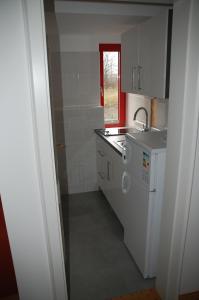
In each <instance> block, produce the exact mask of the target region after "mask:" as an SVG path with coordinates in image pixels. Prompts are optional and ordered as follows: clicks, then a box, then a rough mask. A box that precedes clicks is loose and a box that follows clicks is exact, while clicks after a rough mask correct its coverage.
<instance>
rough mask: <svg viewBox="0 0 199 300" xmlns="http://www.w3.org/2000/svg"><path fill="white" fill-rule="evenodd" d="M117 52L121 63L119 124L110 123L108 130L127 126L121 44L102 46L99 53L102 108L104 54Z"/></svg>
mask: <svg viewBox="0 0 199 300" xmlns="http://www.w3.org/2000/svg"><path fill="white" fill-rule="evenodd" d="M107 51H108V52H111V51H113V52H115V51H117V52H118V53H119V61H118V68H119V70H118V73H119V74H118V75H119V76H118V89H119V90H118V95H119V97H118V102H119V103H118V110H119V111H118V116H119V118H118V119H119V122H118V123H110V124H108V123H107V124H106V123H105V127H106V128H110V127H124V126H125V124H126V94H125V93H123V92H122V91H121V44H100V45H99V52H100V95H101V106H104V66H103V52H107Z"/></svg>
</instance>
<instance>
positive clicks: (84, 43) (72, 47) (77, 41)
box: [60, 34, 121, 52]
mask: <svg viewBox="0 0 199 300" xmlns="http://www.w3.org/2000/svg"><path fill="white" fill-rule="evenodd" d="M120 42H121V36H120V35H116V34H114V35H107V34H103V35H99V34H98V35H97V34H95V35H61V36H60V48H61V51H62V52H71V51H72V52H76V51H77V52H83V51H88V52H98V51H99V44H100V43H101V44H103V43H104V44H106V43H107V44H111V43H113V44H114V43H120Z"/></svg>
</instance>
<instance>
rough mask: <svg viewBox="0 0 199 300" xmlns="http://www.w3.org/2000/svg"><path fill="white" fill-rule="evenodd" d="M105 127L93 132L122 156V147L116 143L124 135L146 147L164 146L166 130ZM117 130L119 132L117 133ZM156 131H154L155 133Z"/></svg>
mask: <svg viewBox="0 0 199 300" xmlns="http://www.w3.org/2000/svg"><path fill="white" fill-rule="evenodd" d="M118 129H121V128H107V129H95V133H96V134H97V135H98V136H100V137H101V138H102V139H103V140H104V141H105V142H106V143H107V144H109V145H110V146H111V147H112V148H113V150H115V151H116V152H117V153H118V154H119V155H120V156H122V147H121V146H119V145H118V144H117V142H118V141H124V140H125V139H126V136H128V138H130V139H131V138H132V139H135V140H136V142H137V143H138V144H142V145H144V146H145V147H147V148H151V149H153V148H154V149H155V148H156V149H157V148H159V149H160V148H162V149H163V148H166V132H167V131H166V130H164V131H159V130H157V129H152V130H151V131H149V132H141V131H140V130H138V129H136V128H122V130H120V131H118ZM118 132H121V133H119V134H118ZM155 132H156V133H155Z"/></svg>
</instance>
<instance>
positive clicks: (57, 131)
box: [45, 1, 68, 195]
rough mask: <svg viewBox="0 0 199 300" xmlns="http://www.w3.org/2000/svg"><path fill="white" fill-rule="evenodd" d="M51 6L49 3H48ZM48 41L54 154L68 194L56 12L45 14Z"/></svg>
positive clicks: (58, 175) (58, 177) (60, 177)
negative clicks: (58, 111)
mask: <svg viewBox="0 0 199 300" xmlns="http://www.w3.org/2000/svg"><path fill="white" fill-rule="evenodd" d="M47 2H48V3H47V4H48V5H49V1H47ZM45 23H46V40H47V53H48V72H49V82H50V98H51V113H52V125H53V137H54V154H55V158H56V173H57V180H59V184H60V191H61V194H62V195H64V194H67V192H68V182H67V171H66V169H67V163H66V151H65V147H64V145H65V133H64V118H63V113H62V114H61V113H59V117H58V118H57V114H56V109H57V107H58V108H60V107H63V91H62V79H61V56H60V40H59V33H58V28H57V22H56V16H55V13H54V12H49V11H47V12H45Z"/></svg>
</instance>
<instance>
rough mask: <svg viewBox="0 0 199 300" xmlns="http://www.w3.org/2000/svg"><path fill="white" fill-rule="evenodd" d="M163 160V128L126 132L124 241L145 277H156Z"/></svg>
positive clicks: (163, 169) (164, 152) (164, 144)
mask: <svg viewBox="0 0 199 300" xmlns="http://www.w3.org/2000/svg"><path fill="white" fill-rule="evenodd" d="M165 159H166V131H163V132H149V133H138V134H133V135H130V134H127V135H126V147H125V150H124V153H123V161H124V164H125V171H124V173H123V176H122V191H123V193H124V194H125V202H126V203H125V216H126V217H125V221H124V242H125V244H126V246H127V248H128V250H129V251H130V253H131V255H132V257H133V258H134V260H135V262H136V264H137V266H138V268H139V269H140V271H141V273H142V275H143V277H144V278H152V277H155V276H156V269H157V258H158V248H159V236H160V222H161V209H162V203H163V192H164V173H165Z"/></svg>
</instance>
